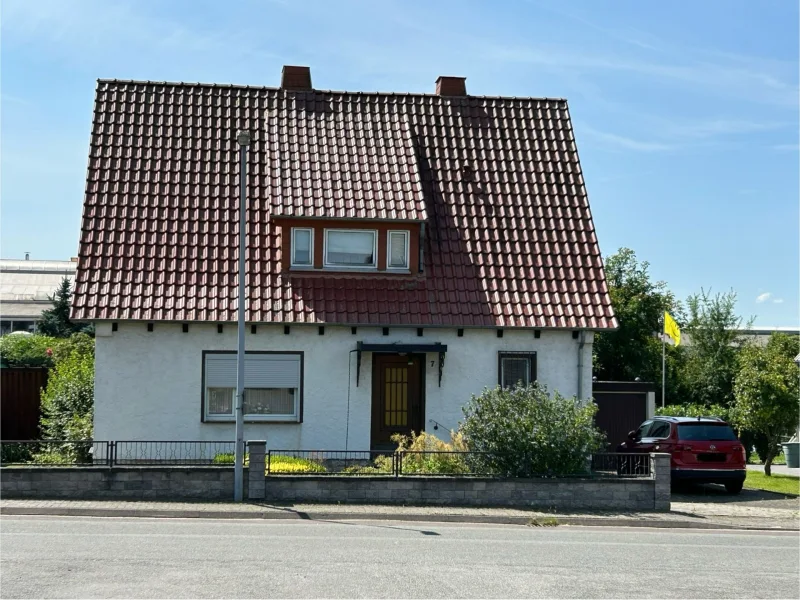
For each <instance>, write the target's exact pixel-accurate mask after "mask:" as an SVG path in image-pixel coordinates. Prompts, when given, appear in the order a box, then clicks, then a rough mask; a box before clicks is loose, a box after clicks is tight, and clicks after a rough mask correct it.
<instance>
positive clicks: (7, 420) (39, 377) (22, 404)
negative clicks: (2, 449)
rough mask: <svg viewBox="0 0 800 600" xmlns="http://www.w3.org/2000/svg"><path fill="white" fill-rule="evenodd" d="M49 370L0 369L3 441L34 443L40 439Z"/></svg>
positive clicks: (0, 423)
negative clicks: (42, 399) (44, 391)
mask: <svg viewBox="0 0 800 600" xmlns="http://www.w3.org/2000/svg"><path fill="white" fill-rule="evenodd" d="M45 385H47V369H44V368H40V367H36V368H34V367H31V368H28V367H13V368H2V369H0V430H2V431H0V439H4V440H34V439H37V438H38V437H39V416H40V407H41V392H42V388H43V387H44V386H45Z"/></svg>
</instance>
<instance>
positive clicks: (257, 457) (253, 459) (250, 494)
mask: <svg viewBox="0 0 800 600" xmlns="http://www.w3.org/2000/svg"><path fill="white" fill-rule="evenodd" d="M247 448H248V452H249V453H250V466H249V467H248V469H247V498H248V499H249V500H260V499H262V498H264V496H265V495H266V492H267V481H266V479H265V475H264V471H265V470H266V463H265V461H266V454H267V442H266V441H262V440H259V441H255V442H247Z"/></svg>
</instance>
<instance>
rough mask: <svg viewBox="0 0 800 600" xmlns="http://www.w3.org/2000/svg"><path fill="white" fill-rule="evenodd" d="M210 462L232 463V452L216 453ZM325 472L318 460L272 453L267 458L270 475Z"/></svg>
mask: <svg viewBox="0 0 800 600" xmlns="http://www.w3.org/2000/svg"><path fill="white" fill-rule="evenodd" d="M211 462H212V463H213V464H215V465H232V464H234V455H233V453H232V452H227V453H222V454H217V455H216V456H215V457H214V458H213V459H212V461H211ZM249 462H250V456H249V454H247V453H245V455H244V464H245V465H247V464H249ZM325 472H327V469H325V467H324V466H323V465H322V464H321V463H320V462H318V461H315V460H309V459H306V458H299V457H297V456H284V455H282V454H273V455H272V456H271V457H270V460H269V473H270V474H272V475H284V474H289V473H291V474H296V473H325Z"/></svg>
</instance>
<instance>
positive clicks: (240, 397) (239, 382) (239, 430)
mask: <svg viewBox="0 0 800 600" xmlns="http://www.w3.org/2000/svg"><path fill="white" fill-rule="evenodd" d="M236 141H237V142H238V143H239V290H238V293H239V333H238V336H239V346H238V349H237V351H236V449H235V454H234V457H235V458H234V475H233V485H234V490H233V499H234V500H235V501H236V502H241V501H242V497H243V495H244V311H245V297H246V293H245V291H246V287H245V274H244V271H245V269H244V262H245V241H246V240H245V234H246V231H247V223H246V221H245V219H246V215H247V147H248V146H249V145H250V132H248V131H239V132H238V133H237V134H236Z"/></svg>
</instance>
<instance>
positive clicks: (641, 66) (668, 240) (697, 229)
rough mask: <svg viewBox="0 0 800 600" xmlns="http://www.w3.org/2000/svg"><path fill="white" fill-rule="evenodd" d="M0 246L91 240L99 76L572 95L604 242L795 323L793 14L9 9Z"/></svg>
mask: <svg viewBox="0 0 800 600" xmlns="http://www.w3.org/2000/svg"><path fill="white" fill-rule="evenodd" d="M1 50H2V54H1V55H0V73H2V80H0V111H1V117H2V134H1V138H0V149H1V150H2V155H1V157H0V161H1V162H0V168H2V183H1V185H0V193H2V207H1V208H2V212H1V213H0V217H1V218H2V223H1V224H0V233H1V234H2V239H1V240H0V252H1V253H2V255H3V256H4V257H21V256H22V254H23V252H25V251H30V252H31V253H32V256H33V258H43V259H62V258H63V259H65V258H68V257H70V256H74V255H75V254H76V252H77V244H78V234H79V229H80V213H81V202H82V195H83V188H84V177H85V169H86V161H87V153H88V142H89V132H90V125H91V116H92V100H93V95H94V89H95V80H96V79H97V78H100V77H102V78H118V79H151V80H170V81H203V82H217V83H238V84H250V85H270V86H275V85H277V84H278V83H279V79H280V69H281V66H282V65H283V64H302V65H309V66H311V69H312V78H313V82H314V86H315V87H317V88H321V89H338V90H341V89H346V90H381V91H413V92H432V91H433V89H434V81H435V79H436V77H437V76H438V75H459V76H466V77H467V89H468V91H469V92H470V93H472V94H487V95H511V96H555V97H564V98H567V99H568V100H569V103H570V110H571V114H572V118H573V122H574V127H575V135H576V138H577V141H578V148H579V151H580V156H581V162H582V166H583V169H584V174H585V177H586V183H587V187H588V191H589V198H590V202H591V206H592V212H593V215H594V219H595V225H596V227H597V233H598V237H599V240H600V245H601V248H602V250H603V253H604V254H606V255H607V254H609V253H612V252H614V251H615V250H616V249H617V248H619V247H621V246H627V247H630V248H633V249H634V250H635V251H636V253H637V254H638V256H639V257H640V258H641V259H644V260H647V261H649V262H650V264H651V272H652V274H653V276H654V277H655V278H657V279H663V280H665V281H667V282H668V284H669V286H670V288H671V289H672V290H673V291H674V292H675V293H676V294H677V295H678V297H679V298H685V297H686V296H687V295H688V294H690V293H693V292H697V291H699V290H700V289H701V288H706V289H708V288H711V289H712V291H725V290H728V289H731V288H732V289H734V290H736V292H737V293H738V296H739V303H738V309H739V311H740V313H741V314H742V315H743V316H745V317H749V316H755V317H756V324H757V325H763V326H772V325H778V326H797V325H798V322H799V319H798V306H799V305H800V298H798V287H799V286H800V281H799V280H798V279H799V274H798V271H799V267H798V256H799V254H798V247H799V240H798V230H799V229H800V214H799V213H798V177H799V175H800V174H799V173H798V156H799V154H798V125H799V124H798V5H797V2H794V1H789V0H786V1H784V0H774V1H770V2H752V1H750V0H747V1H732V0H725V1H722V0H717V1H714V0H704V1H703V2H689V1H688V0H685V1H681V2H662V3H655V2H640V1H635V2H634V1H614V2H610V1H608V2H600V1H597V0H592V1H583V2H582V1H572V2H555V1H552V2H539V1H533V0H531V1H522V0H519V1H509V2H504V3H500V2H498V3H489V2H482V1H464V0H458V1H452V2H451V1H435V2H431V1H424V0H404V1H396V2H391V1H371V0H370V1H368V0H363V1H362V0H358V1H349V2H348V1H341V2H328V1H322V0H318V1H315V0H306V1H302V2H301V1H298V2H293V1H290V0H272V1H268V0H259V1H237V0H231V1H229V2H218V1H214V2H204V1H198V0H171V1H170V2H163V1H147V0H137V1H130V2H124V1H122V2H120V1H114V0H71V1H70V2H64V1H63V0H55V1H38V0H3V3H2V48H1Z"/></svg>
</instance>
